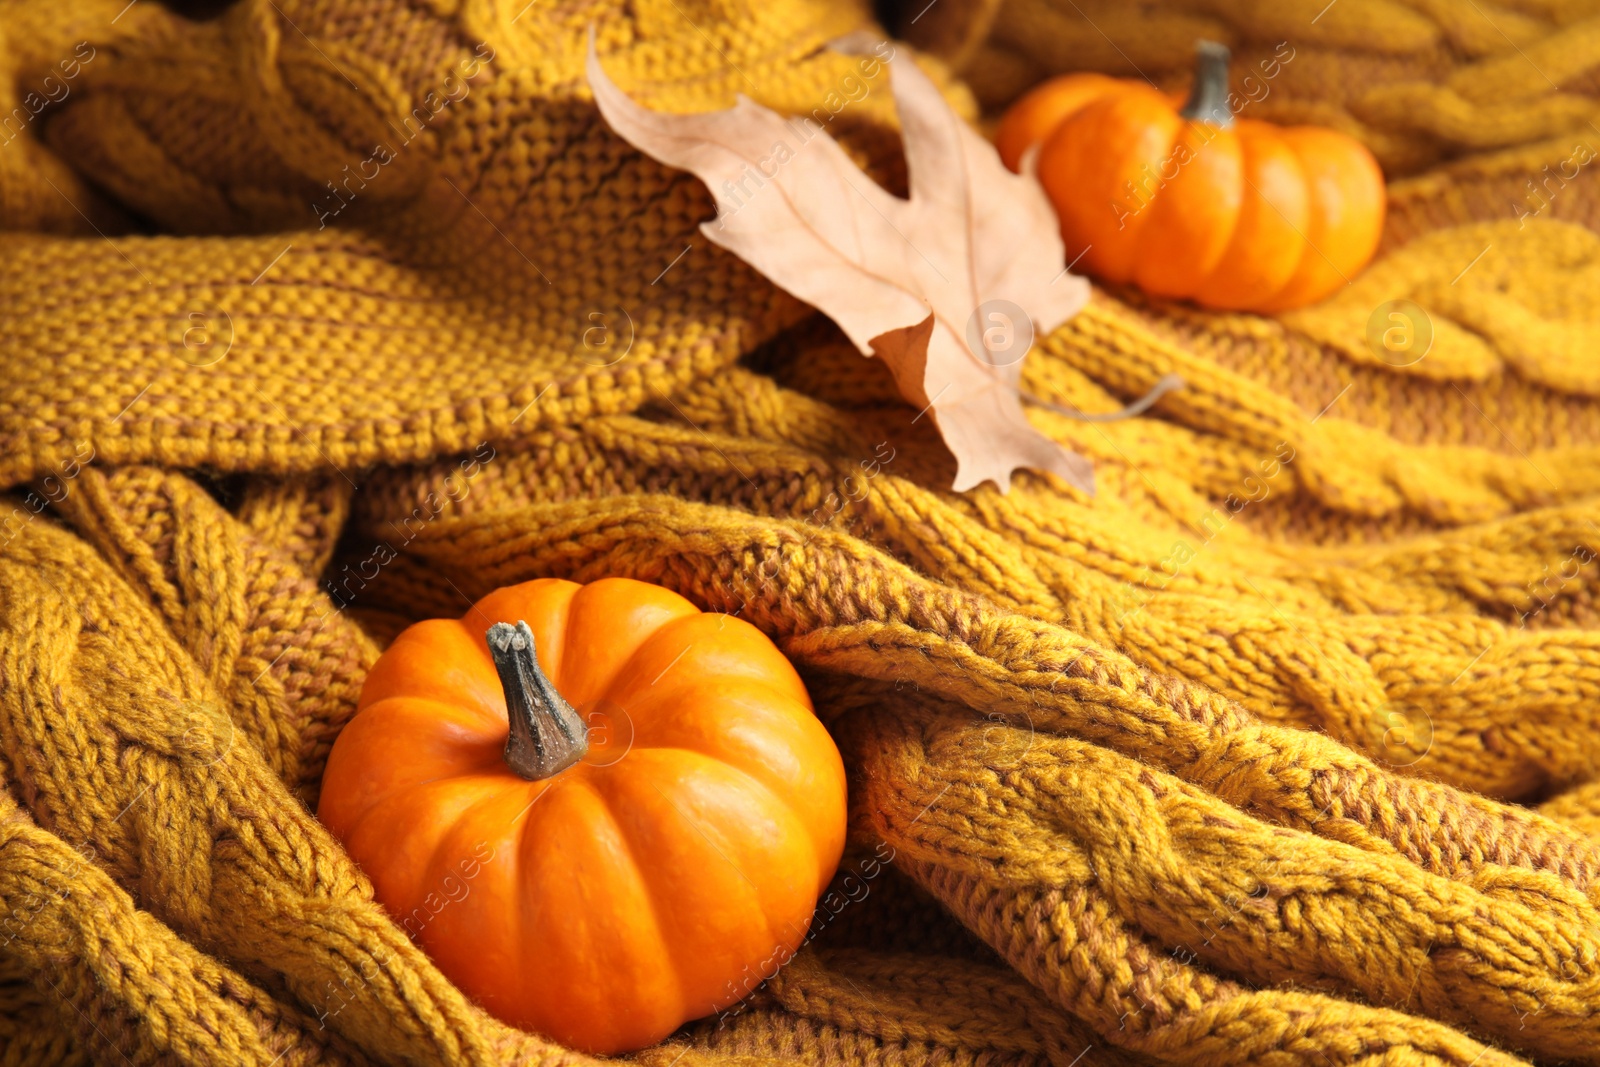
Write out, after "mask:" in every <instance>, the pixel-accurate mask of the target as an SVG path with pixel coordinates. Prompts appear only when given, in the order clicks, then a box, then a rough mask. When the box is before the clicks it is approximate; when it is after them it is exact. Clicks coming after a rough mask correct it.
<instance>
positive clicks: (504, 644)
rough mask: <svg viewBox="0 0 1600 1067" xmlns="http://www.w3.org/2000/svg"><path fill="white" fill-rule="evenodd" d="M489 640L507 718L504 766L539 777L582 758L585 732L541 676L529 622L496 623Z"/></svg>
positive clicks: (569, 707) (586, 747)
mask: <svg viewBox="0 0 1600 1067" xmlns="http://www.w3.org/2000/svg"><path fill="white" fill-rule="evenodd" d="M488 639H489V653H490V654H491V655H492V656H494V666H495V669H496V670H498V671H499V672H500V684H501V686H503V687H504V688H505V691H506V713H507V715H508V717H509V718H510V722H511V736H510V737H508V738H506V751H505V760H506V765H507V766H508V767H510V768H511V769H512V770H513V771H516V772H517V773H518V774H519V775H521V776H522V777H524V778H526V779H528V780H529V781H531V782H537V781H539V780H541V779H544V778H550V777H553V776H555V775H557V774H560V773H561V772H562V771H564V770H566V769H567V768H568V767H570V766H572V765H573V764H574V763H577V762H578V761H579V760H581V759H583V757H584V755H585V754H587V753H588V751H589V731H588V729H587V728H586V727H585V726H584V725H583V720H582V719H580V718H579V717H578V713H577V712H576V711H574V710H572V705H571V704H568V703H567V702H566V700H565V698H563V697H562V695H561V694H560V693H558V692H556V687H555V686H553V685H551V684H550V679H549V678H547V677H545V673H544V670H543V668H541V667H540V666H539V657H538V656H536V655H534V651H533V631H532V630H530V629H528V624H527V623H526V622H521V621H519V622H518V623H517V624H516V625H515V626H512V625H511V624H510V623H505V622H497V623H495V624H494V625H493V626H491V627H489V634H488Z"/></svg>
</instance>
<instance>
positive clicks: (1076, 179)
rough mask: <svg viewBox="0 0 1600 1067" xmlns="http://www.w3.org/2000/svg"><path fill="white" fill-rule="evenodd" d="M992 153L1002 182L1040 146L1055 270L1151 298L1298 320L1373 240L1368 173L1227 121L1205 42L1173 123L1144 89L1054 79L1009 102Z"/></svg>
mask: <svg viewBox="0 0 1600 1067" xmlns="http://www.w3.org/2000/svg"><path fill="white" fill-rule="evenodd" d="M995 140H996V147H997V148H998V149H999V151H1000V155H1001V158H1002V159H1003V160H1004V161H1005V163H1006V165H1007V166H1009V167H1010V168H1011V169H1012V170H1018V169H1019V167H1020V165H1021V160H1022V157H1023V155H1024V153H1025V152H1026V151H1027V149H1028V148H1030V147H1031V146H1033V145H1035V144H1038V145H1039V146H1040V148H1039V154H1038V157H1037V163H1036V165H1037V172H1038V177H1039V181H1040V183H1041V184H1042V185H1043V186H1044V189H1045V192H1046V194H1047V195H1048V196H1049V197H1050V201H1051V203H1052V204H1053V205H1054V206H1055V209H1056V214H1057V215H1058V216H1059V218H1060V220H1061V235H1062V237H1063V238H1064V239H1065V242H1066V246H1067V249H1066V251H1067V261H1068V262H1069V263H1072V262H1074V261H1079V260H1080V257H1081V262H1082V263H1083V265H1084V268H1085V269H1086V270H1087V271H1088V272H1089V273H1091V274H1094V275H1097V276H1098V277H1100V278H1102V279H1104V280H1106V281H1109V282H1117V283H1132V284H1134V285H1137V286H1139V287H1140V288H1141V289H1144V290H1145V291H1146V292H1149V293H1152V294H1155V295H1157V296H1164V297H1172V298H1177V299H1189V300H1193V301H1195V302H1196V303H1199V304H1202V305H1205V306H1207V307H1213V308H1222V309H1230V310H1248V311H1262V312H1267V311H1282V310H1287V309H1289V308H1296V307H1303V306H1305V305H1307V304H1313V303H1316V302H1317V301H1319V300H1321V299H1323V298H1324V297H1326V296H1328V295H1329V294H1331V293H1333V292H1334V291H1335V290H1337V289H1338V288H1339V287H1340V286H1342V285H1344V284H1345V283H1346V282H1347V281H1348V280H1349V279H1351V278H1354V277H1355V275H1356V274H1357V273H1359V272H1360V270H1361V268H1363V267H1364V266H1366V264H1367V262H1368V261H1369V260H1371V258H1372V255H1373V252H1374V251H1376V249H1377V247H1378V238H1379V236H1380V234H1381V232H1382V230H1383V218H1384V211H1385V207H1386V203H1387V194H1386V191H1385V189H1384V184H1383V173H1382V172H1381V171H1380V170H1379V168H1378V164H1377V161H1376V160H1375V159H1373V157H1372V153H1371V152H1369V151H1368V150H1367V148H1366V146H1365V145H1363V144H1361V142H1359V141H1357V140H1355V139H1354V138H1352V137H1348V136H1346V135H1345V134H1342V133H1339V132H1337V131H1335V130H1329V129H1323V128H1320V127H1316V126H1289V127H1281V126H1273V125H1269V124H1268V123H1265V122H1257V121H1253V120H1249V119H1236V118H1235V117H1234V115H1233V113H1232V107H1231V106H1230V103H1229V96H1228V50H1227V48H1225V47H1224V46H1222V45H1220V44H1217V43H1215V42H1211V41H1204V42H1201V44H1200V46H1199V49H1198V60H1197V66H1196V71H1195V80H1194V86H1193V88H1192V90H1191V91H1190V94H1189V97H1188V102H1187V103H1186V104H1184V105H1183V106H1182V107H1181V108H1179V107H1177V106H1175V104H1174V101H1173V100H1172V99H1171V98H1169V97H1168V96H1166V95H1165V94H1163V93H1161V92H1160V91H1158V90H1156V89H1155V88H1153V87H1152V86H1150V85H1149V84H1147V83H1146V82H1143V81H1134V80H1122V79H1117V78H1110V77H1106V76H1105V75H1101V74H1068V75H1063V76H1061V77H1059V78H1054V79H1052V80H1050V81H1047V82H1045V83H1044V84H1042V85H1040V86H1039V87H1037V88H1036V89H1034V90H1032V91H1031V92H1030V93H1028V94H1027V95H1026V96H1024V97H1023V98H1022V99H1020V100H1019V101H1017V103H1016V104H1015V105H1013V106H1012V107H1011V109H1010V110H1009V111H1007V113H1006V115H1005V116H1004V118H1003V119H1002V121H1001V123H1000V127H999V129H998V130H997V132H996V138H995Z"/></svg>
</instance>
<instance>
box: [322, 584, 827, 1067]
mask: <svg viewBox="0 0 1600 1067" xmlns="http://www.w3.org/2000/svg"><path fill="white" fill-rule="evenodd" d="M536 649H537V655H535V650H536ZM508 709H509V710H508ZM508 716H509V718H508ZM318 816H319V817H320V818H321V819H322V821H323V822H324V823H326V824H327V825H328V826H329V827H330V828H331V829H332V830H333V832H334V833H335V834H337V835H338V836H339V838H340V839H341V840H342V841H343V842H344V844H345V847H346V848H347V849H348V850H349V852H350V854H351V855H352V856H353V857H354V858H355V859H356V861H357V862H358V863H359V864H360V865H361V867H362V869H363V870H364V871H365V872H366V873H367V875H368V876H369V877H370V878H371V879H372V883H373V886H374V888H375V890H376V892H377V897H378V900H379V901H380V902H381V903H382V904H383V905H384V907H385V908H386V909H387V910H388V911H389V912H390V914H391V915H393V916H394V917H395V919H396V921H398V922H400V923H401V924H402V925H403V926H404V927H405V928H406V929H407V931H409V932H410V933H411V935H412V936H413V937H414V938H415V939H416V940H417V941H418V942H419V943H420V944H421V945H422V947H423V948H424V949H425V950H426V951H427V953H428V954H429V955H430V956H431V957H432V958H433V960H434V961H435V962H436V963H437V964H438V966H439V968H440V970H442V971H443V972H444V973H445V974H446V975H447V976H448V977H449V978H450V979H451V980H452V981H454V982H455V983H456V985H457V986H459V987H460V988H461V989H462V990H464V991H465V992H466V993H467V994H468V995H470V996H471V997H473V998H474V999H475V1000H476V1001H478V1002H479V1003H480V1004H482V1005H483V1007H485V1008H486V1009H488V1010H489V1011H490V1012H492V1013H493V1014H495V1015H496V1016H498V1017H499V1018H501V1019H503V1020H505V1021H506V1022H509V1023H511V1024H512V1025H514V1026H518V1027H521V1028H523V1029H528V1030H534V1031H538V1032H540V1033H543V1034H546V1035H548V1036H549V1037H552V1038H554V1039H556V1040H557V1041H560V1042H562V1043H563V1044H566V1045H570V1046H573V1047H576V1048H579V1049H583V1050H585V1051H589V1052H597V1053H616V1052H623V1051H629V1050H633V1049H637V1048H642V1047H644V1046H646V1045H650V1044H654V1043H655V1042H657V1041H660V1040H661V1039H662V1038H664V1037H666V1036H667V1035H668V1034H670V1033H671V1032H672V1031H673V1030H674V1029H676V1028H677V1027H678V1026H679V1025H681V1024H682V1023H684V1022H685V1021H687V1020H689V1019H694V1018H698V1017H700V1016H703V1015H707V1014H710V1013H711V1012H714V1011H717V1010H718V1009H720V1008H723V1007H726V1006H727V1005H729V1004H731V1003H733V1002H734V1001H736V1000H738V999H739V998H740V997H742V996H744V995H745V994H746V993H748V992H749V991H750V990H751V989H753V988H754V987H755V985H756V984H758V983H759V982H760V981H761V980H762V979H763V978H765V977H767V975H768V974H770V972H771V970H772V969H773V967H774V966H775V965H776V963H781V962H782V961H784V960H786V959H787V958H788V954H789V953H791V952H793V951H794V950H795V949H797V948H798V947H799V946H800V944H801V942H802V941H803V940H804V939H805V935H806V927H807V925H808V923H809V921H810V918H811V914H812V911H813V910H814V908H815V906H816V901H817V898H818V896H819V895H820V894H821V892H822V890H823V889H824V887H825V886H826V885H827V883H828V880H829V879H830V878H831V877H832V875H833V872H834V869H835V868H836V867H837V866H838V862H839V856H840V853H841V851H842V850H843V848H844V835H845V779H844V766H843V764H842V762H841V761H840V758H839V752H838V750H837V749H836V748H835V747H834V744H833V740H832V739H831V738H830V737H829V736H828V732H827V730H825V729H824V728H823V726H822V724H821V723H819V722H818V721H817V719H816V716H815V715H814V714H813V712H812V708H811V701H810V698H809V697H808V696H807V694H806V690H805V687H804V685H802V684H801V681H800V678H799V676H798V675H796V674H795V671H794V668H793V667H792V666H791V665H790V664H789V661H788V660H787V659H785V658H784V656H783V654H782V653H780V652H779V651H778V650H777V649H776V648H775V647H773V644H772V642H771V641H769V640H767V638H766V637H765V636H763V635H762V633H761V632H760V631H759V630H757V629H756V628H755V627H753V626H751V625H750V624H748V623H746V622H744V621H742V620H740V619H737V618H733V617H730V616H726V615H714V614H705V613H702V612H701V611H700V610H699V609H697V608H696V607H695V606H694V605H693V604H691V603H689V602H688V601H687V600H685V599H684V598H682V597H680V596H678V595H677V594H675V593H672V592H669V591H668V590H666V589H662V588H660V587H659V586H654V585H648V584H646V583H643V582H636V581H632V580H629V579H624V578H607V579H604V580H602V581H597V582H593V583H591V584H589V585H582V586H580V585H577V584H575V583H573V582H566V581H558V580H553V579H544V580H539V581H532V582H526V583H524V584H521V585H516V586H510V587H508V588H505V589H500V590H498V591H496V592H494V593H491V594H490V595H489V596H487V597H485V598H484V599H482V600H480V601H479V602H478V603H477V604H476V605H474V606H473V608H472V610H471V611H469V612H468V613H467V614H466V615H465V616H464V617H463V618H461V619H432V620H428V621H426V622H419V623H417V624H416V625H414V626H412V627H410V628H409V629H407V630H406V631H405V632H404V633H402V634H401V635H400V636H399V637H397V638H396V639H395V641H394V643H393V644H392V645H391V646H390V647H389V649H388V650H387V651H386V652H384V654H383V655H382V656H381V657H380V658H379V659H378V662H377V663H376V664H375V665H374V666H373V668H372V671H371V673H370V674H369V675H368V676H367V680H366V684H365V685H364V686H363V687H362V690H361V699H360V702H359V704H358V706H357V711H356V715H355V717H354V718H353V719H351V720H350V723H349V724H348V725H347V726H346V727H345V728H344V731H343V732H342V733H341V734H340V735H339V738H338V741H337V742H336V743H335V744H334V746H333V751H332V754H331V755H330V756H329V757H328V766H327V771H326V773H325V774H324V777H323V785H322V797H321V801H320V803H319V807H318Z"/></svg>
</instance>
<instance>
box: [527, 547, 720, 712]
mask: <svg viewBox="0 0 1600 1067" xmlns="http://www.w3.org/2000/svg"><path fill="white" fill-rule="evenodd" d="M638 589H644V590H648V591H650V592H651V594H652V595H655V594H668V595H669V596H670V599H668V600H666V601H665V602H664V603H661V604H657V605H654V606H656V607H659V608H663V609H665V608H669V607H670V609H671V610H672V611H674V612H680V611H681V613H678V614H672V615H671V616H669V617H668V618H665V619H662V620H661V621H659V622H657V623H655V624H654V625H653V626H651V627H650V628H649V629H648V630H643V629H641V628H639V627H637V626H625V625H615V626H612V627H611V628H610V630H609V635H608V636H609V643H612V644H621V643H623V642H627V641H632V642H635V643H634V645H633V647H632V648H631V649H630V650H629V651H628V652H627V654H626V655H624V656H622V657H620V658H618V659H617V661H616V664H615V666H614V667H613V669H612V670H611V672H610V674H609V675H607V676H606V677H604V678H602V679H598V680H594V679H590V680H588V684H579V685H576V686H574V685H573V682H574V678H573V675H574V673H575V671H574V670H573V669H572V668H571V667H569V662H568V661H569V657H573V656H584V655H585V654H586V653H587V652H588V649H586V648H583V647H580V646H581V645H582V642H581V641H578V640H575V637H576V636H577V634H576V633H575V631H576V630H577V629H578V628H579V627H581V626H584V625H586V624H588V622H589V619H588V616H589V615H590V614H591V613H595V612H597V611H598V610H599V608H600V607H601V606H602V604H603V600H602V598H603V597H607V596H610V595H612V594H613V593H614V592H616V591H618V590H622V591H624V592H626V593H628V594H631V595H637V590H638ZM595 601H601V603H600V604H597V603H595ZM680 605H681V607H680ZM684 608H686V609H687V610H682V609H684ZM702 614H704V613H703V612H702V611H701V610H700V609H699V608H698V607H697V606H696V605H695V604H693V603H692V602H691V601H689V600H688V599H687V598H685V597H682V596H679V595H678V594H677V593H673V592H672V591H671V590H668V589H663V588H662V587H660V586H653V585H650V584H649V583H647V582H638V581H635V580H634V579H631V578H602V579H600V580H599V581H595V582H590V583H588V584H587V585H583V586H580V587H579V589H578V591H577V592H576V593H574V594H573V596H572V599H571V600H569V601H568V602H567V604H566V618H565V619H564V620H563V623H562V634H561V649H560V651H559V655H558V657H557V662H556V665H555V670H554V671H552V672H551V675H550V677H551V679H552V681H553V682H554V683H555V686H556V689H557V690H558V691H559V692H560V693H561V695H562V696H563V697H565V698H566V699H567V701H568V702H569V703H571V704H572V705H573V706H574V707H576V706H578V705H580V704H586V703H588V702H589V701H592V700H599V699H601V698H603V697H605V696H607V695H608V694H609V693H610V692H611V689H612V687H613V686H614V685H615V684H616V680H617V679H618V678H620V677H623V676H625V675H626V674H627V670H628V665H629V663H630V662H631V661H632V660H633V658H634V657H635V656H637V655H638V654H639V650H640V649H642V648H644V647H645V646H646V645H648V644H649V643H650V641H651V640H652V639H654V638H655V636H656V635H657V634H658V633H660V632H661V631H662V630H663V629H664V628H666V627H668V626H671V625H672V624H673V623H675V622H678V621H680V620H682V619H692V618H696V617H698V616H700V615H702ZM513 621H514V620H513ZM629 621H632V620H629ZM591 689H592V692H591V691H590V690H591Z"/></svg>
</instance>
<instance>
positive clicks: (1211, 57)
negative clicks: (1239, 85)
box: [1178, 41, 1233, 130]
mask: <svg viewBox="0 0 1600 1067" xmlns="http://www.w3.org/2000/svg"><path fill="white" fill-rule="evenodd" d="M1194 53H1195V54H1194V87H1193V88H1191V89H1190V90H1189V102H1188V103H1186V104H1184V105H1183V110H1182V111H1180V112H1178V114H1179V115H1181V116H1183V117H1184V118H1186V119H1188V120H1189V121H1190V122H1205V123H1209V124H1211V125H1212V126H1216V127H1218V128H1220V129H1224V130H1225V129H1227V128H1228V127H1229V126H1232V125H1233V109H1232V108H1230V107H1229V106H1228V59H1229V52H1228V46H1227V45H1225V44H1219V43H1218V42H1216V41H1201V42H1200V43H1199V44H1197V45H1195V46H1194Z"/></svg>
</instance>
